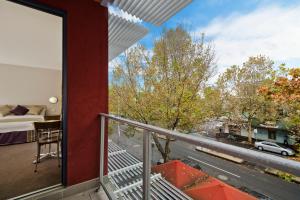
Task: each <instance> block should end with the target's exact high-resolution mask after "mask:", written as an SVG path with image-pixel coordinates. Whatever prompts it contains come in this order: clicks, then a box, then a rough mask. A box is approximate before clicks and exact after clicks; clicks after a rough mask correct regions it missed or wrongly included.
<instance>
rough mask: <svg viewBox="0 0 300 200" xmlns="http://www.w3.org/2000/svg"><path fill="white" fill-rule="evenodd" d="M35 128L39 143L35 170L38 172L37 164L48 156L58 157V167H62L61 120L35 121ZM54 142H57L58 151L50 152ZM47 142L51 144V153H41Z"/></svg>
mask: <svg viewBox="0 0 300 200" xmlns="http://www.w3.org/2000/svg"><path fill="white" fill-rule="evenodd" d="M34 129H35V132H36V143H37V157H36V160H35V170H34V172H37V165H38V163H39V162H40V161H41V159H43V158H48V157H57V160H58V167H60V160H59V143H60V140H61V121H58V120H57V121H45V122H34ZM52 143H56V144H57V151H56V152H50V149H51V144H52ZM47 144H48V145H49V153H46V154H41V147H42V146H43V145H47Z"/></svg>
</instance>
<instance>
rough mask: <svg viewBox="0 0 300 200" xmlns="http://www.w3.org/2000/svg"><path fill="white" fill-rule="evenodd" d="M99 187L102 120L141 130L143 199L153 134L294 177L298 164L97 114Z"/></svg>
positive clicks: (147, 194) (298, 171)
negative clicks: (281, 171)
mask: <svg viewBox="0 0 300 200" xmlns="http://www.w3.org/2000/svg"><path fill="white" fill-rule="evenodd" d="M99 115H100V125H101V133H100V134H101V136H100V139H101V141H100V177H99V178H100V184H101V185H103V177H104V144H105V141H104V135H105V120H106V119H110V120H114V121H117V122H120V123H123V124H127V125H130V126H133V127H136V128H140V129H143V130H144V131H143V199H144V200H146V199H147V200H148V199H150V191H151V190H150V182H151V180H150V176H151V138H150V137H151V133H157V134H160V135H164V136H168V137H171V138H174V139H177V140H181V141H184V142H187V143H190V144H194V145H198V146H201V147H206V148H210V149H213V150H215V151H219V152H222V153H226V154H229V155H232V156H236V157H240V158H242V159H244V160H246V161H249V162H252V163H259V164H260V165H265V166H268V167H273V168H276V169H279V170H283V171H286V172H290V173H292V174H294V175H297V176H300V163H299V162H297V161H294V160H289V159H286V158H282V157H279V156H275V155H271V154H267V153H263V152H258V151H254V150H250V149H245V148H242V147H237V146H233V145H230V144H225V143H222V142H218V141H214V140H210V139H206V138H200V137H197V136H191V135H187V134H182V133H179V132H176V131H170V130H167V129H164V128H160V127H156V126H152V125H149V124H144V123H140V122H137V121H133V120H129V119H125V118H121V117H118V116H115V115H109V114H105V113H100V114H99Z"/></svg>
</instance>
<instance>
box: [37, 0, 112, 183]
mask: <svg viewBox="0 0 300 200" xmlns="http://www.w3.org/2000/svg"><path fill="white" fill-rule="evenodd" d="M38 2H40V3H42V4H45V5H48V6H51V7H53V8H58V9H60V10H64V11H66V12H67V77H68V78H67V99H68V102H67V110H68V111H67V118H68V121H67V130H68V139H67V143H68V149H67V153H68V155H67V185H73V184H76V183H80V182H83V181H86V180H90V179H93V178H96V177H98V176H99V139H100V136H99V132H100V128H99V126H100V125H99V118H98V113H100V112H107V111H108V11H107V8H106V7H102V6H100V5H99V3H97V2H95V1H93V0H76V1H74V0H38ZM106 142H107V141H106Z"/></svg>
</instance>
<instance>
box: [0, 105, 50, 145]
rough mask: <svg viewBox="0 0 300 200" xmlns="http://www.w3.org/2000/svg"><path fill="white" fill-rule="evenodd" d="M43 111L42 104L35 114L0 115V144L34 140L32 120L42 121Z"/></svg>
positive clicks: (44, 108)
mask: <svg viewBox="0 0 300 200" xmlns="http://www.w3.org/2000/svg"><path fill="white" fill-rule="evenodd" d="M11 107H13V106H11ZM45 112H46V106H42V109H41V111H40V112H39V113H36V114H31V113H29V114H25V115H21V116H19V115H13V114H8V115H5V116H0V145H10V144H20V143H26V142H34V141H35V131H34V126H33V122H36V121H44V115H45Z"/></svg>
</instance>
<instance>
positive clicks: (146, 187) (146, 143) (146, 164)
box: [143, 130, 151, 200]
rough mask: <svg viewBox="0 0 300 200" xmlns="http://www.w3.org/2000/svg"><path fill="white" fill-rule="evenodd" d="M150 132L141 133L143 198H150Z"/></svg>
mask: <svg viewBox="0 0 300 200" xmlns="http://www.w3.org/2000/svg"><path fill="white" fill-rule="evenodd" d="M150 187H151V134H150V133H149V131H147V130H144V133H143V200H150V192H151V188H150Z"/></svg>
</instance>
